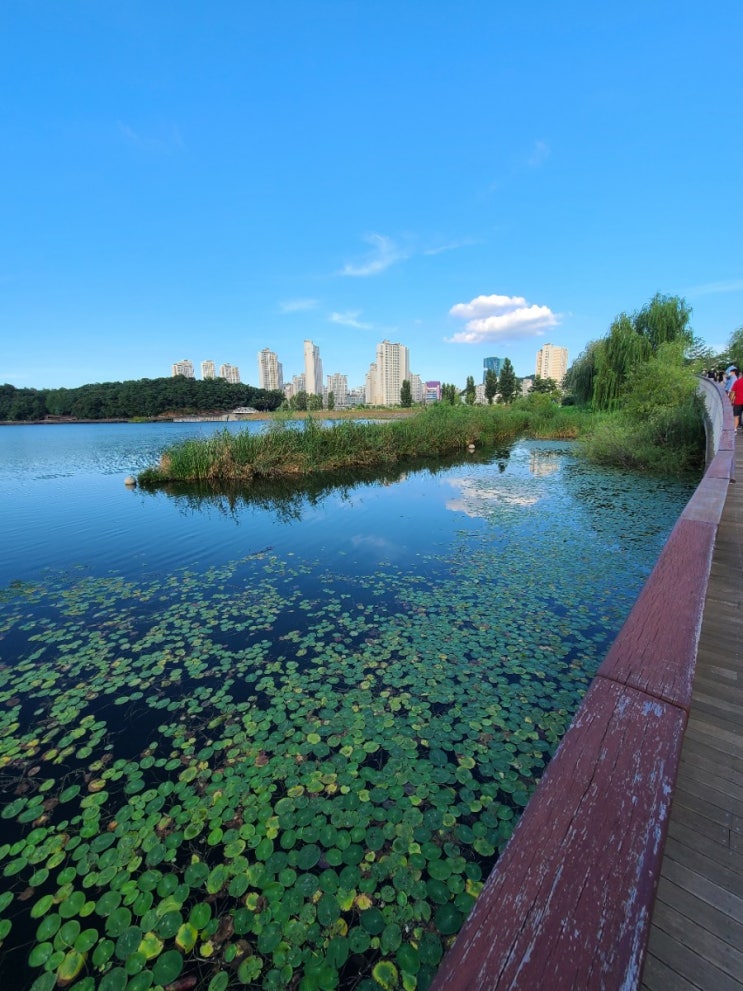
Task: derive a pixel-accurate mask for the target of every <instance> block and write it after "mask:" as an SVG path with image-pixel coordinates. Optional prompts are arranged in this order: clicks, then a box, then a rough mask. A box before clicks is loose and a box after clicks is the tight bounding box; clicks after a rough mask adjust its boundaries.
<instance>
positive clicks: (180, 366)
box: [172, 358, 196, 379]
mask: <svg viewBox="0 0 743 991" xmlns="http://www.w3.org/2000/svg"><path fill="white" fill-rule="evenodd" d="M172 374H173V375H185V376H186V378H187V379H192V378H196V376H195V375H194V371H193V362H192V361H189V359H188V358H184V359H183V361H176V362H174V364H173V372H172Z"/></svg>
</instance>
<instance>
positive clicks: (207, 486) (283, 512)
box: [143, 447, 510, 522]
mask: <svg viewBox="0 0 743 991" xmlns="http://www.w3.org/2000/svg"><path fill="white" fill-rule="evenodd" d="M509 455H510V451H509V450H508V448H504V447H499V448H497V449H496V450H493V449H492V448H488V449H487V450H485V449H482V448H481V449H480V450H479V451H478V452H476V453H475V454H474V455H472V454H460V453H457V454H452V455H446V456H441V457H438V458H436V459H432V458H415V459H413V458H411V459H408V460H407V461H406V462H405V464H404V465H402V464H398V465H394V464H393V465H383V466H381V467H380V466H376V467H370V468H364V467H362V468H354V469H350V468H346V469H338V470H335V471H325V472H316V473H314V474H309V475H306V476H303V477H300V476H294V477H284V476H280V477H278V478H253V479H252V480H251V482H250V485H245V484H244V482H241V481H234V480H231V481H230V480H228V481H213V482H205V481H201V482H195V483H194V482H181V481H169V482H166V483H164V484H158V485H157V486H156V488H157V491H160V492H165V494H166V495H168V496H170V497H171V498H172V499H174V500H175V501H176V502H177V503H178V504H180V506H181V507H183V508H184V509H185V510H186V511H194V512H200V511H202V510H204V509H207V510H208V509H213V510H216V511H217V512H218V513H220V514H223V515H224V516H227V517H233V518H235V519H236V520H237V518H238V516H239V510H240V509H241V508H242V507H245V508H248V509H251V508H252V509H259V510H265V511H267V512H271V513H275V514H276V517H277V519H279V520H280V521H282V522H298V521H299V520H301V519H302V516H303V514H304V512H305V511H306V510H307V508H308V507H311V506H319V505H321V504H322V503H323V502H324V500H325V499H327V498H329V497H330V496H333V497H335V498H339V499H341V500H346V499H350V498H351V495H352V493H353V490H354V489H356V488H359V487H361V486H364V485H392V484H394V483H395V482H399V481H400V480H401V479H404V478H406V477H408V476H409V475H411V474H413V473H414V472H417V471H427V472H429V473H430V474H436V473H437V472H441V471H446V470H447V469H448V468H451V467H452V466H454V465H458V464H472V463H473V461H480V460H487V461H489V460H490V459H491V458H493V457H496V458H498V459H500V460H501V461H504V460H508V457H509ZM502 470H503V468H501V471H502ZM147 488H148V486H147V485H146V484H145V485H144V486H143V491H147Z"/></svg>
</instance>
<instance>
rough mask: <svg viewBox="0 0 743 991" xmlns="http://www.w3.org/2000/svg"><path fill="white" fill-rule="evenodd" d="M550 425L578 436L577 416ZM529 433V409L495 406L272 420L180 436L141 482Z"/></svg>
mask: <svg viewBox="0 0 743 991" xmlns="http://www.w3.org/2000/svg"><path fill="white" fill-rule="evenodd" d="M567 421H570V423H568V422H567ZM551 428H552V430H553V431H555V436H562V437H564V436H566V435H569V436H576V435H577V433H578V428H577V422H576V415H575V414H574V413H572V412H567V411H565V412H562V411H557V415H556V416H554V417H553V418H552V423H551ZM529 430H530V416H529V413H528V412H527V411H521V410H518V411H517V410H510V409H503V408H498V407H451V406H435V407H433V408H432V409H429V410H425V411H423V412H421V413H420V414H419V415H418V416H414V417H410V418H408V419H405V420H398V421H394V422H391V423H357V422H354V421H352V420H343V421H340V422H337V423H335V424H334V425H333V426H330V427H323V426H320V425H319V424H318V423H317V422H316V421H315V420H313V419H310V418H308V419H307V420H305V422H304V428H303V429H301V430H298V429H292V428H287V427H286V426H285V425H284V424H276V425H275V426H273V427H272V428H271V429H269V430H267V431H266V432H265V433H259V434H256V433H248V432H244V433H239V434H230V433H227V432H226V431H225V432H222V433H218V434H215V435H214V436H212V437H207V438H200V439H189V440H185V441H182V442H181V443H179V444H176V445H175V446H173V447H171V448H169V449H168V451H166V452H165V454H164V455H163V457H162V459H161V461H160V465H159V466H158V467H157V468H151V469H147V470H146V471H145V472H143V473H142V474H141V475H140V478H139V481H140V482H141V483H143V484H145V485H147V484H158V483H162V482H170V481H183V482H212V483H213V482H223V481H231V482H245V481H252V480H253V479H259V478H291V477H297V476H305V475H310V474H312V473H314V472H325V471H338V470H342V469H348V468H353V469H358V468H370V467H374V466H381V465H392V464H395V463H397V462H400V461H402V460H408V459H410V458H416V457H440V456H441V455H444V454H451V453H454V452H457V451H464V450H467V448H468V446H469V445H471V444H474V445H476V446H480V445H492V444H497V443H499V442H503V441H506V440H510V439H512V438H514V437H516V436H518V435H520V434H524V433H528V432H529Z"/></svg>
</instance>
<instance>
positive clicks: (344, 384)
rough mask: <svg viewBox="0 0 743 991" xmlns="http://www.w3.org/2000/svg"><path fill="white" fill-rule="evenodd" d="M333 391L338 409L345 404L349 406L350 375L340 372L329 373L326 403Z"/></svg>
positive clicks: (326, 386)
mask: <svg viewBox="0 0 743 991" xmlns="http://www.w3.org/2000/svg"><path fill="white" fill-rule="evenodd" d="M331 392H332V393H333V401H334V402H335V407H336V409H343V408H344V407H345V406H348V376H347V375H341V373H340V372H335V374H333V375H328V377H327V381H326V385H325V400H326V405H327V397H328V395H329V394H330V393H331Z"/></svg>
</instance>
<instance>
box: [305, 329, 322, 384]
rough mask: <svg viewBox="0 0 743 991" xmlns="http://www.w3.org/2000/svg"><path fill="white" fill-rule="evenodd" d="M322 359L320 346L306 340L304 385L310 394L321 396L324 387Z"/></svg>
mask: <svg viewBox="0 0 743 991" xmlns="http://www.w3.org/2000/svg"><path fill="white" fill-rule="evenodd" d="M322 378H323V376H322V360H321V358H320V348H319V347H317V345H316V344H313V343H312V341H305V342H304V386H305V389H306V391H307V393H308V394H310V395H314V396H321V395H322V393H323V388H322Z"/></svg>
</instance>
